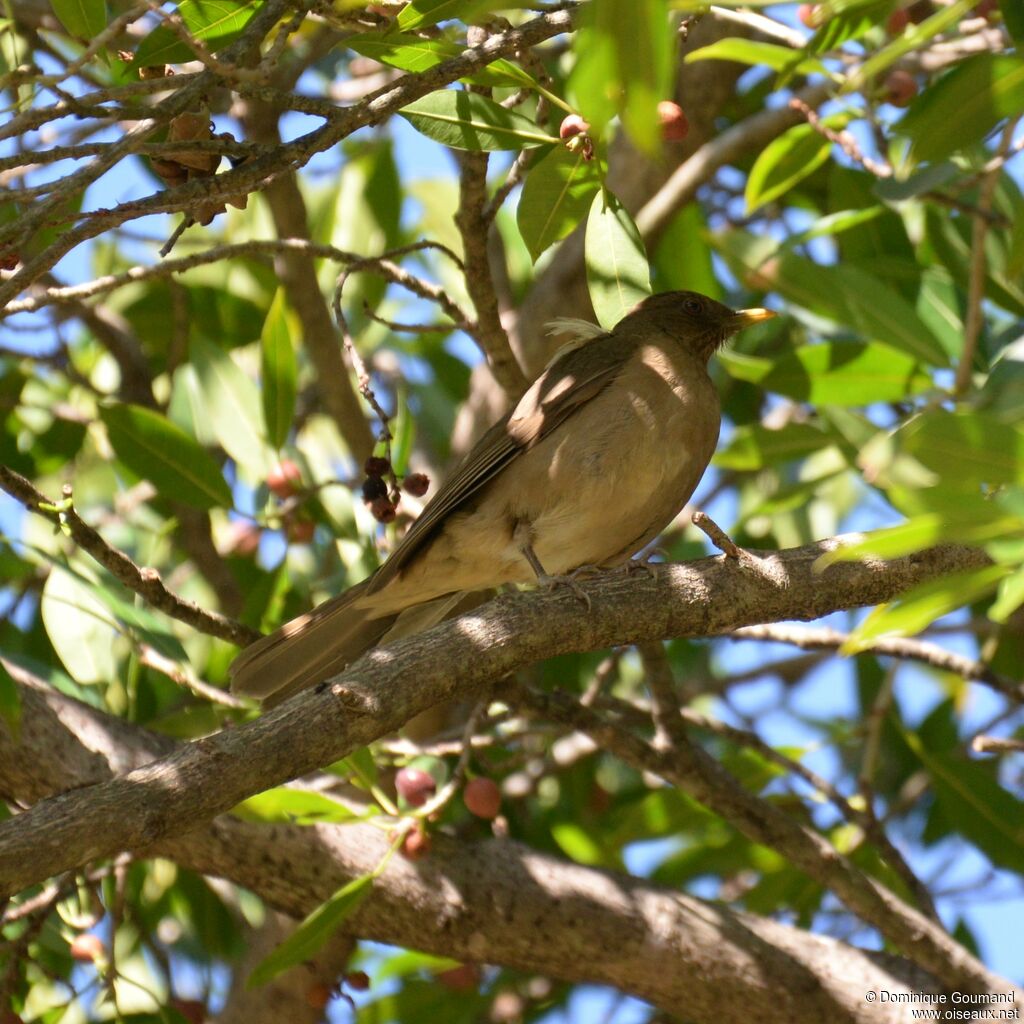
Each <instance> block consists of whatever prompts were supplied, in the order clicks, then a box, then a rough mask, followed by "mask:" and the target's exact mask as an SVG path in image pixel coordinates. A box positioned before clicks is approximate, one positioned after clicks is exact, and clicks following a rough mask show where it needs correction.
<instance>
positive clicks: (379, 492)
mask: <svg viewBox="0 0 1024 1024" xmlns="http://www.w3.org/2000/svg"><path fill="white" fill-rule="evenodd" d="M387 496H388V485H387V484H386V483H384V481H383V480H382V479H381V478H380V477H379V476H368V477H367V478H366V479H365V480H364V481H363V501H365V502H366V504H367V505H369V504H370V502H371V501H374V500H375V499H377V498H386V497H387Z"/></svg>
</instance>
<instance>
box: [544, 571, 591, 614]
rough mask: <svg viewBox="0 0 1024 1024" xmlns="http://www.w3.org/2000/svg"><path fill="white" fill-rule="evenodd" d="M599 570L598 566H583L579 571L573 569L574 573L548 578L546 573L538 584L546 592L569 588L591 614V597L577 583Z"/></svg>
mask: <svg viewBox="0 0 1024 1024" xmlns="http://www.w3.org/2000/svg"><path fill="white" fill-rule="evenodd" d="M598 571H599V569H598V567H597V566H596V565H581V566H580V567H579V568H578V569H573V571H572V572H569V573H565V574H564V575H561V576H548V575H547V573H545V574H544V575H543V576H540V577H538V580H537V582H538V583H539V584H540V585H541V586H542V587H543V588H544V589H545V590H554V589H555V587H568V588H569V589H570V590H571V591H572V592H573V594H575V595H576V597H577V598H578V599H579V600H580V601H582V602H583V603H584V604H585V605H586V606H587V611H588V612H589V611H590V610H591V608H592V607H593V604H592V602H591V600H590V595H589V594H588V593H587V592H586V591H585V590H584V589H583V588H582V587H581V586H580V585H579V583H577V582H576V580H577V579H578V578H579V577H580V576H583V575H592V574H593V573H596V572H598Z"/></svg>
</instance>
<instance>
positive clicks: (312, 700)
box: [0, 534, 988, 893]
mask: <svg viewBox="0 0 1024 1024" xmlns="http://www.w3.org/2000/svg"><path fill="white" fill-rule="evenodd" d="M860 539H862V538H861V536H860V535H858V534H852V535H847V536H845V537H837V538H832V539H830V540H826V541H820V542H818V543H816V544H810V545H808V546H806V547H802V548H792V549H789V550H786V551H782V552H778V553H775V554H771V555H767V556H765V557H764V558H763V559H762V561H764V562H766V563H771V564H772V565H773V567H774V569H775V571H776V573H777V575H778V581H775V580H773V579H772V578H771V576H769V575H762V574H751V573H748V572H746V571H744V570H743V569H742V568H741V567H738V566H736V565H735V564H732V563H727V562H726V561H725V559H724V558H722V557H717V558H705V559H701V560H700V561H696V562H690V563H686V564H683V565H671V566H665V567H663V568H662V569H660V571H659V572H658V575H657V577H656V578H651V579H643V578H640V577H639V576H637V577H635V578H632V579H631V578H629V577H628V576H627V575H626V574H622V573H612V574H607V573H606V574H603V575H602V576H600V577H598V578H596V579H594V580H593V581H587V582H586V583H584V584H583V587H584V589H585V590H586V591H587V592H588V593H589V595H590V597H591V602H592V607H591V609H590V610H589V611H584V610H582V609H581V608H580V602H579V601H578V599H577V598H576V597H575V596H574V595H573V594H567V593H557V592H556V593H530V594H512V595H505V596H503V597H499V598H498V599H496V600H494V601H491V602H489V603H488V604H486V605H483V606H482V607H480V608H478V609H476V610H475V611H473V612H470V613H468V614H466V615H462V616H460V617H459V618H457V619H453V620H451V621H448V622H444V623H442V624H440V625H438V626H435V627H434V628H432V629H430V630H427V631H425V632H424V633H421V634H418V635H416V636H413V637H409V638H406V639H404V640H399V641H397V642H396V643H394V644H391V645H388V646H386V647H384V648H380V649H376V650H373V651H371V652H369V653H368V654H367V655H366V656H365V657H363V658H361V659H360V660H359V661H358V662H356V664H355V665H353V666H352V667H351V668H349V669H348V670H347V671H345V672H344V673H342V674H341V675H339V676H337V677H336V678H335V679H333V680H332V681H331V683H330V685H320V686H318V687H316V688H315V689H314V690H310V691H306V692H304V693H302V694H299V695H298V696H296V697H294V698H292V699H291V700H288V701H285V702H284V703H283V704H281V705H280V706H279V707H277V708H275V709H274V710H273V711H270V712H268V713H267V714H265V715H264V716H263V717H261V718H260V719H258V720H257V721H254V722H251V723H248V724H246V725H244V726H241V727H237V728H232V729H227V730H224V731H222V732H219V733H216V734H215V735H212V736H209V737H206V738H204V739H201V740H198V741H196V742H195V743H192V744H189V745H188V746H187V747H185V748H183V749H181V750H179V751H176V752H175V753H174V754H172V755H170V756H169V757H166V758H163V759H161V760H159V761H155V762H154V763H152V764H150V765H146V766H145V767H143V768H139V769H136V770H135V771H132V772H130V773H128V774H126V775H124V776H122V777H119V778H117V779H114V780H112V781H111V782H108V783H104V784H102V785H99V786H92V787H89V788H87V789H81V790H76V791H75V792H72V793H65V794H62V795H60V796H57V797H53V798H51V799H49V800H45V801H42V802H41V803H39V804H38V805H36V806H35V807H33V808H31V809H30V810H28V811H26V812H24V813H23V814H21V815H18V816H17V817H15V818H13V819H11V820H8V821H5V822H2V823H0V893H11V892H15V891H17V890H19V889H22V888H24V887H25V886H27V885H31V884H33V883H34V882H38V881H40V880H42V879H44V878H47V877H49V876H51V875H54V874H57V873H59V872H61V871H65V870H68V869H69V868H72V867H76V866H79V865H81V864H84V863H87V862H88V861H89V860H92V859H93V858H96V857H105V856H109V855H111V854H112V853H115V852H117V851H120V850H134V849H138V848H139V847H141V846H147V845H149V844H151V843H154V842H157V841H159V840H161V839H164V838H167V837H169V836H172V835H176V834H180V833H182V832H185V831H187V830H188V829H190V828H194V827H196V826H197V825H199V824H201V823H202V822H205V821H209V820H210V819H211V818H212V817H214V816H215V815H217V814H220V813H222V812H224V811H226V810H229V809H230V808H231V807H234V806H235V804H237V803H238V802H239V801H241V800H244V799H245V798H246V797H248V796H251V795H252V794H254V793H258V792H260V791H261V790H263V789H266V788H268V787H270V786H274V785H278V784H279V783H281V782H283V781H285V780H287V779H291V778H296V777H298V776H300V775H303V774H305V773H306V772H309V771H312V770H313V769H315V768H318V767H319V766H321V765H324V764H328V763H330V762H333V761H336V760H338V759H339V758H342V757H345V756H347V755H349V754H350V753H351V752H352V751H354V750H357V749H359V748H360V747H364V746H366V745H367V744H368V743H371V742H372V741H373V740H375V739H378V738H379V737H381V736H384V735H386V734H388V733H391V732H394V731H395V730H397V729H399V728H401V726H402V725H404V723H405V722H407V721H409V719H410V718H412V717H413V716H414V715H416V714H418V713H419V712H421V711H424V710H426V709H427V708H430V707H433V706H434V705H435V704H439V703H441V702H442V701H446V700H456V699H472V698H473V697H474V696H475V695H476V694H477V693H478V691H479V689H480V687H481V686H482V685H487V684H490V683H491V681H492V680H494V679H501V678H504V677H505V676H506V675H508V674H509V673H511V672H514V671H516V670H517V669H519V668H521V667H523V666H525V665H530V664H533V663H534V662H536V661H539V660H542V659H546V658H550V657H553V656H555V655H558V654H565V653H569V652H578V651H591V650H597V649H600V648H603V647H608V646H614V645H619V644H627V643H633V642H639V641H644V640H657V639H666V638H668V637H674V636H711V635H715V634H718V633H724V632H727V631H729V630H731V629H736V628H738V627H739V626H743V625H749V624H752V623H756V622H764V621H766V620H768V621H770V620H780V619H812V618H817V617H819V616H821V615H826V614H829V613H830V612H833V611H836V610H838V609H844V608H853V607H860V606H863V605H869V604H877V603H879V602H881V601H888V600H891V599H892V598H893V597H895V596H897V595H898V594H900V593H902V592H904V591H905V590H907V589H908V588H909V587H911V586H914V585H915V584H918V583H921V582H923V581H925V580H929V579H934V578H936V577H939V576H942V575H947V574H949V573H950V572H954V571H957V570H960V569H964V568H968V567H975V566H979V565H985V564H987V563H988V558H987V556H986V555H985V554H984V552H982V551H979V550H976V549H972V548H965V547H958V546H951V545H947V546H942V547H937V548H932V549H930V550H928V551H923V552H919V553H917V554H915V555H912V556H909V557H905V558H898V559H892V560H889V561H884V560H880V559H872V560H869V561H864V562H843V563H836V564H833V565H830V566H828V568H826V569H824V570H823V571H818V570H816V569H815V568H814V567H815V564H816V563H817V560H818V559H819V558H820V556H821V555H822V554H824V553H825V552H826V551H831V550H834V549H835V548H837V547H841V546H843V545H848V544H850V543H853V542H855V541H857V540H860Z"/></svg>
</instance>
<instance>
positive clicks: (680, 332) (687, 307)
mask: <svg viewBox="0 0 1024 1024" xmlns="http://www.w3.org/2000/svg"><path fill="white" fill-rule="evenodd" d="M773 316H775V314H774V313H773V312H772V311H771V310H770V309H740V310H734V309H730V308H729V307H728V306H723V305H722V303H721V302H716V301H715V300H714V299H709V298H708V297H707V296H706V295H701V294H700V293H699V292H683V291H677V292H662V293H661V294H660V295H651V296H650V297H649V298H646V299H644V300H643V301H642V302H639V303H637V305H636V306H634V307H633V309H632V311H631V312H630V313H629V314H628V315H627V316H626V317H625V318H624V319H623V320H621V321H620V322H619V323H618V324H617V325H616V330H618V329H619V328H620V327H622V326H625V325H627V324H628V325H629V326H630V327H631V328H634V327H635V326H636V325H637V324H638V323H644V322H646V323H649V324H650V325H651V326H652V327H655V328H657V329H658V330H661V331H664V332H665V333H666V334H668V335H670V336H671V337H673V338H675V339H676V340H677V341H678V342H680V343H681V344H683V345H685V346H686V347H687V348H688V349H689V350H690V351H691V352H692V353H693V354H694V355H695V356H697V357H698V358H700V359H704V360H707V359H710V358H711V355H712V353H713V352H714V351H715V350H716V349H718V348H720V347H721V346H722V345H723V344H724V343H725V340H726V339H727V338H728V337H730V335H733V334H735V333H736V332H737V331H742V330H743V328H744V327H749V326H750V325H751V324H756V323H760V322H761V321H762V320H770V319H771V318H772V317H773Z"/></svg>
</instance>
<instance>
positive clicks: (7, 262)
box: [0, 249, 21, 270]
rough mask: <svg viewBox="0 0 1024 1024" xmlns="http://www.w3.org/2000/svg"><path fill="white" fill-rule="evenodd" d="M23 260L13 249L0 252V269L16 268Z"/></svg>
mask: <svg viewBox="0 0 1024 1024" xmlns="http://www.w3.org/2000/svg"><path fill="white" fill-rule="evenodd" d="M20 262H21V257H19V256H18V254H17V253H16V252H15V251H14V250H13V249H8V251H7V252H4V253H0V270H14V269H15V268H16V267H17V266H18V264H19V263H20Z"/></svg>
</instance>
